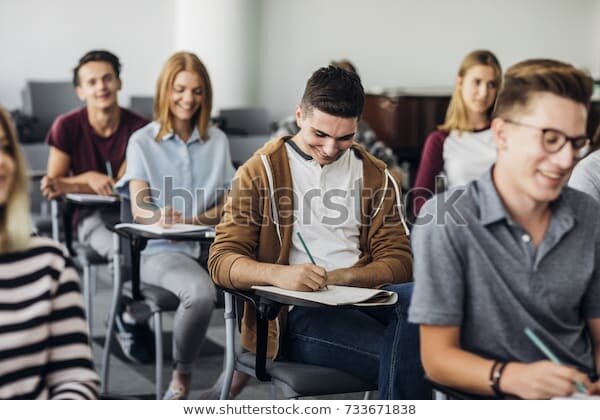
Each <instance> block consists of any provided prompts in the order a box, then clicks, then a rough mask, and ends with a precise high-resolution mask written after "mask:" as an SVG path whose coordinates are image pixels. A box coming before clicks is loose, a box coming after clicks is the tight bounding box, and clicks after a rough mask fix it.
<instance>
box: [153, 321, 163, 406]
mask: <svg viewBox="0 0 600 420" xmlns="http://www.w3.org/2000/svg"><path fill="white" fill-rule="evenodd" d="M154 340H155V344H156V399H157V400H160V399H161V397H162V392H163V340H162V316H161V313H160V312H154Z"/></svg>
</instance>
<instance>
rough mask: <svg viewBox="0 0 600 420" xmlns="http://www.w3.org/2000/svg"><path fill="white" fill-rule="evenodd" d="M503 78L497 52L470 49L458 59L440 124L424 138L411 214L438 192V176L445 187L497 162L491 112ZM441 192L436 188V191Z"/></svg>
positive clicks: (455, 184)
mask: <svg viewBox="0 0 600 420" xmlns="http://www.w3.org/2000/svg"><path fill="white" fill-rule="evenodd" d="M501 82H502V70H501V68H500V63H499V62H498V59H497V58H496V56H495V55H494V54H493V53H492V52H490V51H487V50H476V51H472V52H470V53H469V54H467V56H466V57H465V58H464V59H463V60H462V63H461V65H460V68H459V70H458V75H457V76H456V84H455V86H454V92H453V93H452V98H451V99H450V104H449V105H448V110H447V112H446V120H445V121H444V124H442V125H440V126H438V129H437V130H436V131H434V132H433V133H431V134H430V135H429V136H428V137H427V139H426V140H425V144H424V146H423V153H422V155H421V162H420V164H419V169H418V172H417V177H416V180H415V185H414V189H413V193H412V194H413V195H412V196H413V206H412V209H413V214H414V215H417V214H418V212H419V210H420V208H421V206H422V205H423V203H424V202H425V201H427V200H428V199H429V198H431V196H432V195H433V194H435V193H436V191H435V189H436V177H437V176H439V175H445V178H446V180H445V182H444V184H445V187H447V188H452V187H456V186H460V185H464V184H466V183H468V182H469V181H472V180H473V179H476V178H479V176H481V175H482V174H483V173H484V172H485V171H486V170H487V169H488V168H489V167H490V166H491V165H492V164H493V163H494V161H495V160H496V147H495V145H494V141H493V139H492V133H491V131H490V121H491V114H492V110H493V105H494V102H495V100H496V94H497V92H498V89H499V88H500V84H501ZM438 192H439V191H438Z"/></svg>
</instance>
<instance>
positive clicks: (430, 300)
mask: <svg viewBox="0 0 600 420" xmlns="http://www.w3.org/2000/svg"><path fill="white" fill-rule="evenodd" d="M591 94H592V79H591V78H590V77H589V76H588V75H587V74H585V73H584V72H582V71H580V70H578V69H576V68H574V67H573V66H571V65H569V64H565V63H562V62H558V61H554V60H528V61H523V62H521V63H518V64H516V65H514V66H512V67H511V68H509V69H508V71H507V72H506V74H505V75H504V85H503V87H502V89H501V90H500V92H499V94H498V99H497V104H496V108H495V111H494V117H495V118H494V119H493V121H492V132H493V134H494V142H495V144H496V148H497V160H496V163H495V165H494V166H493V167H492V168H491V169H490V170H489V171H488V172H487V173H485V174H484V175H483V176H482V177H481V178H479V179H478V180H475V181H473V182H471V183H469V184H467V186H466V187H463V188H462V189H451V190H450V191H448V192H447V193H446V195H440V196H437V197H434V198H433V199H432V200H430V201H428V202H427V203H426V204H425V205H424V206H423V208H422V210H421V213H420V216H419V218H418V219H417V221H416V225H415V228H414V230H413V239H412V245H413V252H414V255H415V291H414V295H413V300H412V302H411V307H410V312H409V316H410V318H409V319H410V321H412V322H416V323H419V324H420V325H421V326H420V329H421V354H422V359H423V364H424V366H425V371H426V372H427V375H428V377H430V378H431V379H433V380H434V381H437V382H439V383H441V384H444V385H447V386H451V387H455V388H459V389H462V390H464V391H468V392H472V393H477V394H483V395H487V396H494V395H495V396H497V397H503V396H505V395H515V396H517V397H520V398H532V399H533V398H536V399H537V398H551V397H555V396H566V395H570V394H572V393H573V392H574V391H575V390H576V386H577V383H578V382H579V383H581V384H582V385H584V386H585V388H586V389H587V391H588V392H589V393H592V394H594V393H596V394H597V393H600V384H599V382H598V380H597V374H598V369H599V368H600V299H598V296H600V219H599V218H598V214H600V204H599V203H598V202H597V201H595V200H594V199H593V198H591V197H589V196H588V195H587V194H584V193H582V192H579V191H576V190H573V189H571V188H569V187H565V184H566V183H567V180H568V178H569V175H570V174H571V171H572V169H573V167H574V165H575V164H576V163H577V161H578V160H579V159H580V158H582V157H583V156H584V155H585V154H586V152H587V150H588V148H589V146H590V141H589V140H588V138H587V136H586V118H587V113H588V111H587V110H588V106H589V104H590V97H591ZM452 195H454V196H455V197H458V198H455V201H454V204H453V205H452V206H447V207H446V209H447V211H445V212H440V211H437V210H436V206H437V205H439V204H440V203H442V202H443V201H444V200H446V199H447V198H448V197H450V196H452ZM525 328H530V329H531V330H532V331H534V332H535V334H536V336H537V337H539V341H541V342H543V343H544V344H545V346H547V348H548V349H550V350H551V351H552V352H553V354H554V355H555V356H556V360H560V361H561V362H562V363H563V365H560V364H557V363H553V362H551V361H548V360H546V359H547V357H546V355H545V354H544V353H543V352H541V351H540V349H538V347H536V345H535V344H534V343H533V342H532V341H530V339H529V338H528V337H527V335H526V334H525V333H524V330H525Z"/></svg>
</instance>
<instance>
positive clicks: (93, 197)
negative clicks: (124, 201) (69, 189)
mask: <svg viewBox="0 0 600 420" xmlns="http://www.w3.org/2000/svg"><path fill="white" fill-rule="evenodd" d="M65 198H66V199H67V200H68V201H72V202H74V203H81V204H96V203H99V204H106V203H117V202H118V201H119V197H118V196H116V195H98V194H72V193H69V194H67V195H66V196H65Z"/></svg>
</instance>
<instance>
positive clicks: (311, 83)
mask: <svg viewBox="0 0 600 420" xmlns="http://www.w3.org/2000/svg"><path fill="white" fill-rule="evenodd" d="M364 103H365V91H364V89H363V87H362V84H361V82H360V77H358V74H356V73H351V72H348V71H346V70H343V69H341V68H339V67H334V66H328V67H322V68H320V69H319V70H317V71H315V72H314V73H313V74H312V76H311V77H310V79H308V82H307V83H306V88H305V89H304V95H302V101H301V106H302V109H303V111H304V112H305V113H307V114H310V112H311V110H312V109H313V108H317V109H318V110H319V111H322V112H325V113H326V114H330V115H333V116H335V117H342V118H359V117H360V115H361V114H362V111H363V106H364Z"/></svg>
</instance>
